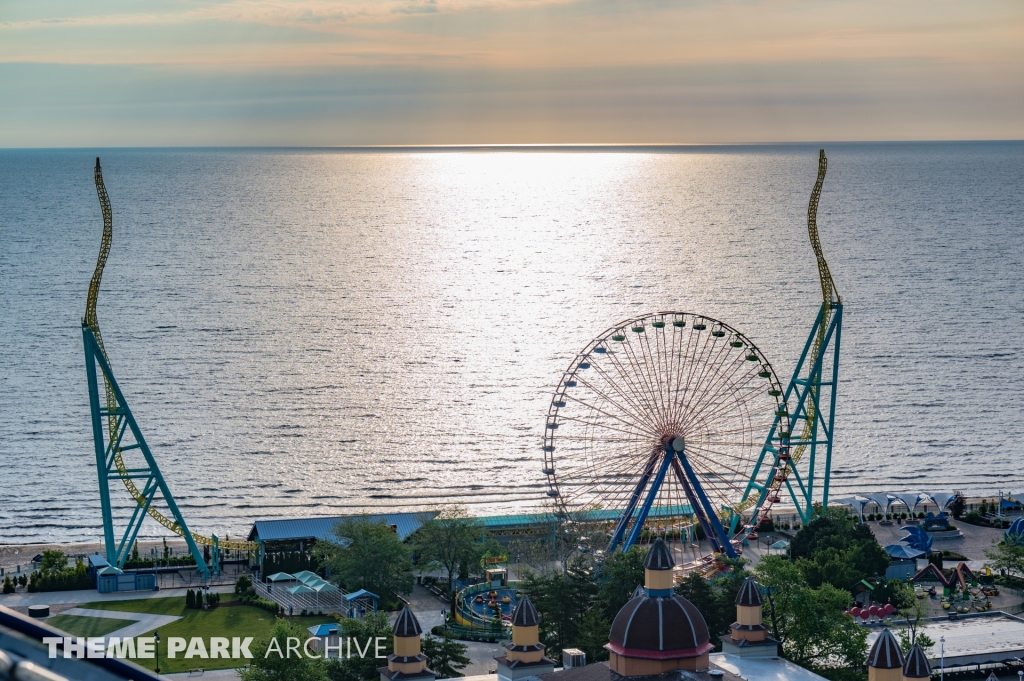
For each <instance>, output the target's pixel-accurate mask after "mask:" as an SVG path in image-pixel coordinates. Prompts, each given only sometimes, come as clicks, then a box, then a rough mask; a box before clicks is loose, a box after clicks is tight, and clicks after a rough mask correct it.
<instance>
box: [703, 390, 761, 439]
mask: <svg viewBox="0 0 1024 681" xmlns="http://www.w3.org/2000/svg"><path fill="white" fill-rule="evenodd" d="M757 397H758V396H757V395H746V396H739V397H735V399H733V400H729V401H723V402H721V403H719V404H717V405H716V406H715V407H714V408H713V409H710V410H708V411H707V412H705V413H703V414H702V415H701V422H702V423H704V424H706V425H708V426H710V425H711V424H714V423H717V422H718V421H719V419H722V418H727V417H728V416H729V414H730V413H732V414H735V413H739V414H746V413H748V411H749V409H748V408H749V407H750V404H751V403H752V402H754V401H755V400H756V399H757ZM769 407H770V408H771V409H772V410H773V411H772V412H771V413H772V414H773V416H772V422H774V420H775V419H774V409H775V405H774V403H771V404H768V405H767V406H764V408H763V409H762V411H766V410H767V409H768V408H769ZM765 420H767V419H765ZM766 432H767V431H766Z"/></svg>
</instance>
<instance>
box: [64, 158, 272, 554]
mask: <svg viewBox="0 0 1024 681" xmlns="http://www.w3.org/2000/svg"><path fill="white" fill-rule="evenodd" d="M93 177H94V179H95V181H96V194H97V195H98V196H99V200H100V209H101V210H102V212H103V239H102V241H101V243H100V252H99V256H98V257H97V258H96V269H95V270H94V271H93V273H92V279H91V280H90V281H89V294H88V297H87V299H86V303H85V319H84V320H83V323H84V324H85V326H87V327H89V329H91V330H92V332H93V335H95V336H96V342H97V344H98V345H99V347H100V352H102V353H103V358H104V359H105V360H106V361H107V363H108V365H109V363H110V357H109V356H108V355H107V351H106V349H105V348H104V347H103V339H102V337H101V336H100V324H99V319H98V318H97V317H96V302H97V301H98V300H99V294H100V282H101V280H102V279H103V268H104V267H105V266H106V264H107V256H108V255H109V254H110V245H111V243H112V241H113V231H114V230H113V213H112V211H111V209H110V197H108V196H107V189H106V187H105V186H104V184H103V173H102V171H101V169H100V160H99V159H98V158H97V159H96V168H95V171H94V173H93ZM103 382H104V388H105V393H106V403H107V413H108V416H107V436H108V438H109V441H110V445H111V446H112V448H113V450H114V466H115V467H116V468H117V471H118V474H119V477H120V478H121V481H122V482H123V483H124V486H125V488H126V489H127V490H128V493H129V494H131V495H132V498H134V499H135V502H136V503H137V504H138V505H139V506H140V507H142V508H144V509H145V510H146V513H147V514H148V515H149V516H150V517H151V518H153V519H154V520H156V521H157V522H158V523H160V524H161V525H163V526H164V527H166V528H167V529H169V530H170V531H171V532H174V533H175V534H177V535H179V536H181V537H184V536H185V533H184V531H183V530H182V529H181V528H180V527H179V526H178V524H177V523H176V522H174V521H173V520H171V519H170V518H168V517H167V516H165V515H164V514H163V513H161V512H160V511H159V510H158V509H157V508H155V507H154V506H153V505H152V504H149V503H147V500H146V497H145V495H143V494H142V492H140V491H139V489H138V487H136V486H135V483H134V482H133V481H132V478H131V475H130V474H129V471H128V467H127V466H126V465H125V463H124V459H123V457H122V454H121V448H120V447H119V446H117V434H118V432H119V431H120V420H119V417H118V415H117V414H116V411H117V406H118V405H117V397H116V395H115V393H114V389H113V386H112V385H111V383H110V380H109V378H108V377H107V375H106V374H105V373H104V375H103ZM189 534H190V535H191V537H192V539H193V540H194V541H195V542H196V543H197V544H203V545H205V546H217V545H219V547H220V548H221V549H225V550H232V551H255V550H257V549H258V548H259V545H258V544H256V543H255V542H240V541H223V542H220V541H215V540H214V539H213V538H212V537H207V536H205V535H201V534H197V533H196V532H190V533H189Z"/></svg>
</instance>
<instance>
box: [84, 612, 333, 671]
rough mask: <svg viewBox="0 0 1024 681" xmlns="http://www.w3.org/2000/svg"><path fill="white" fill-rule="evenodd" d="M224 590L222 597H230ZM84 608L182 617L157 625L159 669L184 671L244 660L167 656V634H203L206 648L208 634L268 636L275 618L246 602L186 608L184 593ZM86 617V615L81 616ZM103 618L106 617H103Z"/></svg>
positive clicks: (308, 621)
mask: <svg viewBox="0 0 1024 681" xmlns="http://www.w3.org/2000/svg"><path fill="white" fill-rule="evenodd" d="M229 597H230V596H229V595H228V594H224V598H229ZM80 607H83V608H92V609H95V610H118V611H121V612H144V613H150V614H154V615H174V616H178V617H183V618H184V619H181V620H178V621H177V622H174V623H173V624H169V625H167V626H165V627H160V646H159V648H160V672H161V673H163V672H168V673H174V672H187V671H188V670H189V669H194V668H196V667H203V668H204V669H230V668H233V667H238V666H241V665H243V664H245V663H246V661H245V660H231V659H227V660H225V659H208V660H204V659H201V658H198V657H194V658H192V659H189V660H186V659H183V658H182V657H181V655H182V654H183V653H179V654H178V657H177V659H174V660H171V659H168V657H167V639H168V637H170V636H180V637H182V638H185V639H186V640H187V639H189V638H192V637H199V638H203V639H205V640H204V643H205V644H206V646H207V648H209V645H210V640H209V639H210V637H212V636H226V637H227V638H231V637H233V636H238V637H241V638H245V637H246V636H252V637H253V638H254V642H255V641H258V640H260V639H266V638H269V637H270V631H271V629H273V627H274V622H275V621H276V619H275V617H274V615H272V614H270V613H269V612H267V611H266V610H263V609H261V608H254V607H252V606H249V605H234V606H220V607H218V608H214V609H213V610H188V609H186V608H185V597H184V596H178V597H174V598H146V599H143V600H137V601H103V602H100V603H87V604H85V605H83V606H80ZM81 619H86V618H81ZM104 621H106V620H104ZM333 621H335V620H334V619H333V618H332V617H331V616H330V615H325V616H322V617H295V618H293V619H292V622H293V623H294V624H295V626H297V627H302V628H303V629H305V628H306V627H311V626H313V625H314V624H323V623H325V622H333ZM135 663H136V664H139V665H141V666H143V667H147V668H149V669H153V668H154V666H155V660H135Z"/></svg>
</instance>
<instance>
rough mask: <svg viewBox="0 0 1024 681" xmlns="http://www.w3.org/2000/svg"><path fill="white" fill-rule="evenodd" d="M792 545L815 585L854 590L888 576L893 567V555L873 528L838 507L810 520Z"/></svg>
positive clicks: (805, 575) (801, 565) (792, 550)
mask: <svg viewBox="0 0 1024 681" xmlns="http://www.w3.org/2000/svg"><path fill="white" fill-rule="evenodd" d="M789 548H790V556H792V558H793V559H794V560H795V561H797V565H798V566H799V567H800V570H801V572H803V574H804V578H805V579H806V580H807V583H808V584H809V585H810V586H812V587H818V586H820V585H822V584H832V585H833V586H835V587H838V588H840V589H847V590H850V589H852V588H853V586H854V585H855V584H856V583H857V582H859V581H861V580H869V579H874V578H877V577H879V576H881V575H884V574H885V568H886V567H888V566H889V554H887V553H886V552H885V549H883V548H882V546H881V545H880V544H879V543H878V541H877V540H876V539H875V535H874V534H873V533H872V532H871V529H870V527H869V526H868V525H866V524H863V523H855V522H854V520H853V518H852V517H851V516H850V515H849V514H848V513H846V512H845V511H844V510H842V509H838V508H830V509H828V511H827V512H825V513H823V514H822V515H819V516H818V517H816V518H815V519H814V520H812V521H811V522H809V523H807V525H805V526H804V527H803V528H802V529H801V530H800V531H799V532H797V534H796V536H795V537H794V538H793V541H792V542H791V543H790V547H789Z"/></svg>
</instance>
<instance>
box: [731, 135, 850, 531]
mask: <svg viewBox="0 0 1024 681" xmlns="http://www.w3.org/2000/svg"><path fill="white" fill-rule="evenodd" d="M827 169H828V159H827V158H826V157H825V150H824V149H822V150H821V151H820V152H819V154H818V177H817V179H816V180H815V183H814V188H813V189H812V190H811V199H810V201H809V202H808V205H807V235H808V237H809V239H810V242H811V249H812V250H813V251H814V256H815V258H816V259H817V263H818V277H819V279H820V280H821V297H822V302H821V308H820V309H819V311H818V316H817V318H816V319H815V320H814V325H813V326H812V327H811V332H810V334H808V336H807V342H806V343H805V344H804V348H803V351H802V352H801V353H800V359H799V361H798V362H797V365H796V369H795V370H794V371H793V377H792V378H791V379H790V382H789V385H788V386H787V387H786V390H785V393H784V397H783V405H785V406H786V408H787V409H788V410H789V419H790V422H791V424H792V427H793V430H792V432H790V431H786V430H784V429H783V428H782V427H781V423H782V421H781V419H779V418H777V419H776V422H775V424H774V425H773V426H772V428H771V430H770V431H769V433H768V437H767V438H766V439H765V443H764V447H763V448H762V449H761V455H760V458H759V459H758V462H757V465H756V466H755V468H754V475H753V476H751V480H750V483H748V485H747V489H746V491H745V492H744V494H743V501H742V502H741V503H740V504H739V505H738V506H737V509H736V510H737V512H739V511H743V510H745V509H748V508H750V507H752V506H753V507H757V508H760V507H761V504H762V502H763V501H764V499H765V498H766V497H768V496H770V495H771V496H772V497H778V495H779V492H780V491H781V489H782V488H783V487H785V489H786V491H787V492H788V493H789V496H790V498H791V499H792V500H793V504H794V506H795V507H796V511H797V514H798V515H799V516H800V520H801V522H804V523H806V522H808V521H810V520H811V519H812V518H813V517H814V515H815V509H814V504H815V502H816V501H819V500H820V503H821V505H822V507H827V506H828V494H829V483H830V475H831V469H832V435H833V425H834V423H835V414H836V389H837V387H838V382H839V346H840V340H841V336H842V323H843V302H842V299H841V298H840V297H839V293H838V291H837V290H836V286H835V282H834V281H833V280H832V273H831V271H830V270H829V267H828V262H827V261H826V260H825V256H824V254H823V253H822V249H821V241H820V239H819V238H818V202H819V200H820V198H821V189H822V186H823V185H824V183H825V172H826V170H827ZM822 415H824V416H825V418H820V417H821V416H822ZM801 421H802V422H803V423H802V425H801V426H800V429H799V434H796V432H797V426H798V423H797V422H801ZM794 435H795V436H794ZM820 449H824V454H825V457H824V458H825V460H824V462H823V463H824V465H820V463H821V462H819V461H818V454H819V450H820ZM762 466H771V467H772V471H773V472H772V474H771V476H770V479H769V481H768V483H767V484H766V485H763V486H762V485H760V484H758V483H757V482H755V481H756V480H757V475H758V473H759V472H760V469H761V467H762ZM819 481H820V484H821V491H820V493H819V492H818V490H817V489H816V485H817V484H818V483H819ZM759 520H760V519H759V518H752V519H751V520H750V523H751V524H752V525H755V526H756V524H757V523H758V522H759ZM738 521H739V513H737V515H735V516H734V517H733V522H732V527H731V529H732V531H733V532H735V531H736V529H737V524H738Z"/></svg>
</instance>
